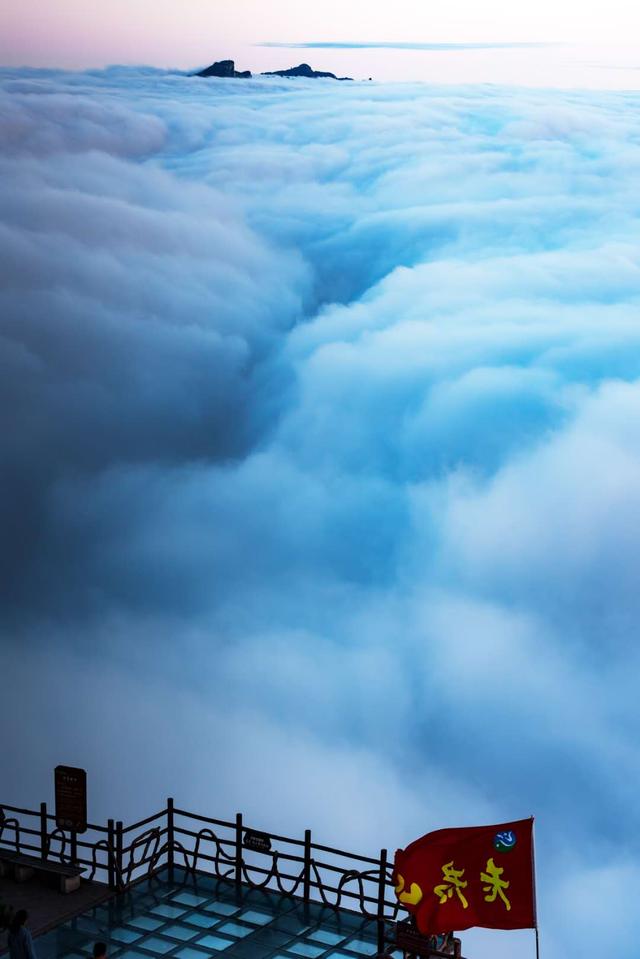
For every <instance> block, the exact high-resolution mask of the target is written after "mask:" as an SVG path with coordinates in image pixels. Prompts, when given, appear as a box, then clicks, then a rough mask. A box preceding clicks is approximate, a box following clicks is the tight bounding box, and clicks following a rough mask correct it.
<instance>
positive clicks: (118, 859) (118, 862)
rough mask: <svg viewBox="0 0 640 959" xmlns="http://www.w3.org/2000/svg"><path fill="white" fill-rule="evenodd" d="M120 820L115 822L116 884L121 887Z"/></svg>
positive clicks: (122, 884)
mask: <svg viewBox="0 0 640 959" xmlns="http://www.w3.org/2000/svg"><path fill="white" fill-rule="evenodd" d="M122 838H123V837H122V822H121V821H120V820H118V822H117V823H116V886H118V887H119V888H121V889H123V888H124V882H123V881H122Z"/></svg>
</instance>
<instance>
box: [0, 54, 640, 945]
mask: <svg viewBox="0 0 640 959" xmlns="http://www.w3.org/2000/svg"><path fill="white" fill-rule="evenodd" d="M2 83H3V94H2V100H1V101H0V111H1V113H0V116H1V118H2V127H3V131H2V132H3V137H2V141H3V145H4V150H3V155H2V159H1V161H0V174H1V176H0V202H1V205H2V227H0V273H1V274H2V294H1V299H0V315H1V320H0V323H1V329H0V334H1V335H0V372H1V375H0V389H1V391H2V406H1V410H2V416H3V418H4V423H3V427H4V428H3V445H2V449H1V451H0V457H1V459H2V470H3V476H4V477H5V485H4V493H3V498H2V501H1V502H0V515H1V516H2V523H3V536H2V545H3V550H2V579H1V583H2V589H3V591H4V609H5V614H6V615H5V621H6V627H5V632H4V643H5V645H6V650H7V651H6V653H5V662H6V663H8V665H7V667H6V673H7V681H5V683H4V688H5V694H4V696H3V706H4V707H6V709H7V711H8V715H9V716H14V715H15V713H16V711H17V710H18V709H19V710H20V711H21V712H22V714H23V715H24V716H25V721H24V722H23V723H21V724H20V725H19V727H18V728H17V730H16V733H15V737H14V740H13V750H12V754H11V760H10V764H9V765H10V769H11V776H12V777H13V785H11V784H10V785H11V789H10V792H11V791H12V790H13V796H10V797H8V798H15V799H16V801H20V802H31V803H33V802H36V801H38V800H39V799H40V798H42V792H43V790H44V789H45V786H46V785H47V784H48V777H49V772H48V770H49V769H50V767H51V765H53V764H54V763H55V762H59V761H66V762H77V763H79V764H82V765H86V766H87V767H88V769H89V772H90V777H91V783H92V787H93V794H92V803H93V804H95V805H94V808H95V816H96V817H98V816H106V815H114V814H118V815H121V816H122V817H123V818H128V817H129V816H133V815H138V814H140V815H142V814H145V813H146V812H147V811H148V809H150V808H152V807H155V806H156V805H157V803H158V801H159V800H160V799H161V798H163V796H164V795H165V794H166V793H167V792H174V793H175V794H176V796H177V797H179V799H180V802H181V803H182V804H184V805H189V804H193V805H196V806H200V807H208V808H210V809H211V811H212V812H215V813H217V814H219V815H230V814H232V813H233V812H235V809H236V808H243V809H244V810H245V812H246V813H247V815H249V816H251V817H252V818H253V819H254V820H255V821H256V823H257V824H259V825H262V826H264V827H265V828H269V827H273V828H278V829H287V828H288V829H302V828H304V826H305V825H307V824H310V825H312V826H313V827H314V829H316V830H317V831H318V832H321V834H322V835H323V837H324V838H325V839H326V841H335V842H337V843H344V844H345V845H346V846H349V845H353V846H355V847H357V848H361V849H370V850H373V849H375V848H376V847H377V846H378V845H388V846H389V847H390V848H391V849H393V848H395V845H397V844H402V843H404V842H406V841H408V840H410V839H412V838H415V836H416V835H418V834H419V833H421V832H424V831H427V830H428V829H431V828H437V827H439V826H442V825H455V824H464V823H475V822H482V821H488V822H490V821H499V820H500V819H503V818H505V819H511V818H516V817H521V816H526V815H529V814H531V813H534V814H535V815H536V817H537V821H538V831H537V835H538V869H539V901H540V915H541V924H542V934H543V940H544V952H545V955H547V956H549V957H550V959H551V957H558V959H559V957H564V956H566V955H569V954H572V953H574V952H575V953H580V954H582V953H584V954H587V952H588V950H589V949H590V948H591V946H592V943H593V941H594V939H593V937H594V936H600V935H603V936H606V937H607V938H609V930H610V929H611V928H615V929H616V930H617V932H616V936H619V937H620V942H621V943H624V942H630V941H631V942H633V941H635V938H636V937H637V936H638V934H639V933H640V929H638V928H637V926H638V920H637V918H636V912H637V910H635V909H634V908H633V903H634V902H635V899H636V897H637V895H638V894H639V893H640V871H639V869H638V866H637V849H636V846H637V840H636V839H635V838H634V837H635V835H636V834H637V831H638V825H639V822H638V814H637V811H636V796H635V792H636V785H637V783H638V776H639V773H640V768H639V767H640V763H639V758H640V756H639V752H638V748H637V741H638V732H639V729H638V719H637V715H636V710H635V708H634V703H635V699H636V697H637V694H638V689H637V678H636V677H637V669H636V667H637V665H638V656H639V654H638V650H637V645H636V641H635V631H636V630H635V624H636V623H637V621H638V616H639V614H640V600H639V598H638V597H639V596H640V588H639V587H640V583H639V582H638V579H639V574H638V570H639V569H640V492H639V491H640V427H639V426H638V424H639V423H640V324H639V322H638V306H639V303H640V253H639V252H638V235H639V231H640V212H639V210H638V203H637V182H638V173H639V172H640V148H639V147H638V145H637V131H636V126H637V125H636V114H637V109H638V105H639V104H638V97H637V96H635V95H633V96H632V95H626V94H611V95H604V94H602V95H599V94H577V93H564V94H563V93H558V92H556V93H550V92H545V93H542V92H533V91H528V92H527V91H517V90H501V89H496V88H489V87H487V88H460V89H445V88H438V89H432V88H429V87H425V86H408V85H396V86H379V85H376V84H353V85H346V84H340V85H336V84H332V83H330V82H327V83H325V82H320V81H318V82H304V81H302V82H282V81H279V80H276V79H269V80H256V81H243V82H240V81H238V82H235V83H234V82H225V81H215V80H212V81H202V80H199V79H194V78H189V77H186V76H175V75H173V76H171V75H168V74H163V73H160V72H157V71H151V70H139V71H125V70H115V69H114V70H111V71H105V72H101V73H97V72H96V73H86V74H76V75H71V74H70V75H64V74H56V73H41V72H24V71H23V72H21V73H19V72H10V71H9V72H5V74H4V75H3V77H2ZM70 685H71V687H72V689H73V694H72V695H70V696H67V695H66V694H65V692H63V690H65V689H67V690H68V689H69V687H70ZM7 690H10V691H9V692H8V693H7V692H6V691H7ZM18 703H20V705H18ZM185 743H186V744H187V745H186V746H185ZM6 788H9V787H5V789H6ZM118 804H120V808H118ZM465 941H466V942H467V943H468V947H467V951H468V952H469V953H470V954H471V952H472V950H475V951H474V952H473V954H474V955H477V956H478V957H479V959H482V957H485V956H494V957H495V956H496V955H500V956H502V955H504V956H507V955H509V956H516V955H518V956H528V955H531V954H532V941H531V937H530V936H528V934H522V935H518V934H514V935H513V936H509V934H506V933H505V934H502V935H501V934H499V933H495V934H492V935H491V936H487V935H484V934H479V933H475V934H474V933H472V934H469V935H468V936H467V937H466V940H465ZM496 949H499V950H501V951H499V952H496Z"/></svg>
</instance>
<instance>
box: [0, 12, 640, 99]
mask: <svg viewBox="0 0 640 959" xmlns="http://www.w3.org/2000/svg"><path fill="white" fill-rule="evenodd" d="M636 36H638V37H640V12H639V8H638V5H637V4H636V3H635V2H634V3H632V2H630V0H607V2H604V0H536V2H535V3H531V2H527V3H524V2H522V0H482V2H481V3H480V2H478V0H446V3H435V2H433V3H428V2H426V0H393V2H387V0H385V2H382V0H368V2H365V0H102V2H97V0H5V2H4V3H3V4H2V5H1V9H0V63H2V64H4V65H9V66H21V65H30V66H56V67H70V68H82V67H91V66H105V65H108V64H114V63H120V64H142V63H145V64H152V65H156V66H160V67H179V68H184V69H190V68H193V67H196V66H198V65H202V64H208V63H210V62H212V61H213V60H214V59H220V58H223V57H229V58H233V59H235V60H236V63H237V65H238V67H239V68H242V69H252V70H254V71H255V70H266V69H272V68H278V67H283V66H291V65H292V64H294V63H299V62H301V61H302V60H305V61H307V62H311V63H312V64H313V65H314V66H316V67H317V68H321V69H331V70H334V71H336V72H340V73H348V74H350V75H356V76H365V75H371V74H373V75H375V77H376V78H377V79H393V78H397V79H420V78H422V79H434V78H438V79H444V80H451V81H453V82H455V81H457V80H460V79H470V80H490V81H494V82H509V81H510V80H514V81H516V82H517V81H518V80H522V81H523V82H529V81H528V77H529V75H531V76H534V75H537V76H539V75H541V74H545V73H548V74H549V76H556V77H557V78H558V82H561V83H564V84H567V85H573V84H574V83H576V84H578V83H580V79H579V78H580V76H581V75H582V74H583V73H584V64H585V63H586V62H588V63H589V64H590V67H593V66H594V64H595V65H596V66H597V65H598V64H597V61H598V60H599V59H600V53H599V52H598V53H596V52H595V50H593V49H590V50H589V51H587V52H585V50H584V48H583V52H582V54H581V55H580V56H578V60H579V61H580V66H579V67H578V66H577V65H576V64H577V61H576V56H577V55H576V53H575V51H571V50H568V49H567V48H564V49H562V50H552V51H549V52H547V53H546V54H545V57H546V62H547V65H546V67H545V69H544V70H543V69H541V53H540V51H535V52H534V51H522V50H510V51H499V53H498V54H496V53H495V51H486V50H485V51H477V50H476V51H462V52H458V53H455V54H452V53H448V54H442V53H439V52H425V51H401V52H398V51H388V50H366V51H362V50H356V51H353V50H282V49H273V48H264V47H260V46H256V44H259V43H260V42H261V41H279V42H304V41H318V40H321V41H329V42H335V41H359V42H367V41H386V42H396V41H404V42H407V41H408V42H423V43H425V42H426V43H438V42H472V43H473V42H475V43H483V42H572V43H573V42H577V43H583V44H584V43H586V44H590V45H591V47H592V46H593V44H595V43H598V44H602V43H604V44H609V45H611V44H618V43H628V39H629V37H636ZM604 60H605V61H606V63H607V64H608V67H607V70H609V71H611V69H612V66H611V65H612V64H616V66H615V70H617V71H619V69H620V66H622V67H623V68H624V70H625V71H627V72H626V73H625V74H624V75H617V76H614V75H613V73H611V72H610V73H609V75H607V76H604V73H606V70H601V71H600V73H599V74H598V73H596V74H595V80H594V81H593V82H591V83H587V84H586V85H595V86H598V85H602V86H611V85H613V86H620V85H622V86H636V85H637V83H638V81H637V79H636V78H635V72H637V68H638V66H640V50H638V49H634V48H628V49H626V50H625V51H623V52H622V53H614V54H611V53H609V54H608V55H607V56H606V57H605V58H604ZM603 62H604V61H603ZM600 66H601V65H600ZM600 80H602V82H601V83H600ZM632 81H633V82H632Z"/></svg>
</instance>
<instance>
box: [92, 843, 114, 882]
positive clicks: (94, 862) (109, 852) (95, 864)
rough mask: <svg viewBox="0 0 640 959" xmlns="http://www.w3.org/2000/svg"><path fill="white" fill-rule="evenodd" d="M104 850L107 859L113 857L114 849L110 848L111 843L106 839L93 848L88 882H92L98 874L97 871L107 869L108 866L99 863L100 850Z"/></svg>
mask: <svg viewBox="0 0 640 959" xmlns="http://www.w3.org/2000/svg"><path fill="white" fill-rule="evenodd" d="M99 849H104V851H105V852H106V854H107V858H109V856H112V855H113V849H111V848H110V847H109V843H108V841H107V840H106V839H99V840H98V842H97V843H95V845H94V846H93V850H92V856H91V872H90V873H89V876H88V881H89V882H91V881H92V879H93V877H94V876H95V874H96V871H97V870H98V869H99V868H100V869H106V868H108V867H107V866H104V865H103V864H102V863H101V862H100V863H99V862H98V850H99Z"/></svg>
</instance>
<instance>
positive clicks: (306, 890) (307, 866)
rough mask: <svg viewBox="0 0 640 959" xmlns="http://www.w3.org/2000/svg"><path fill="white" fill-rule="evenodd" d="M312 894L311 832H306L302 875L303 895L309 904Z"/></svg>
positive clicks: (308, 830) (307, 830)
mask: <svg viewBox="0 0 640 959" xmlns="http://www.w3.org/2000/svg"><path fill="white" fill-rule="evenodd" d="M310 894H311V830H310V829H305V832H304V867H303V873H302V895H303V897H304V901H305V902H309V898H310Z"/></svg>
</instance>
